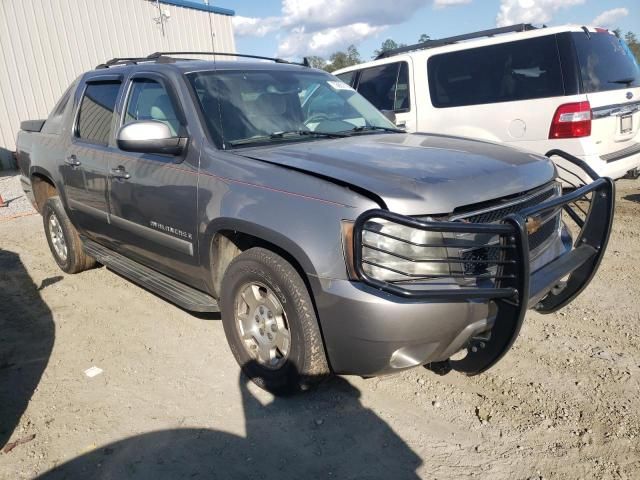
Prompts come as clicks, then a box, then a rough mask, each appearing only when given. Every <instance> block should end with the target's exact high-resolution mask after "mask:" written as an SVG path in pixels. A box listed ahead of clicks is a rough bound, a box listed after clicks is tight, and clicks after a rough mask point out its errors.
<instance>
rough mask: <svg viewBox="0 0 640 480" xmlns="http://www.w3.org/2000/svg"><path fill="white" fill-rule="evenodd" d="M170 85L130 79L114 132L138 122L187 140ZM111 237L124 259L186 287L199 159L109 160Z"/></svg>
mask: <svg viewBox="0 0 640 480" xmlns="http://www.w3.org/2000/svg"><path fill="white" fill-rule="evenodd" d="M175 91H176V90H175V89H174V88H173V86H172V84H171V82H170V81H169V79H167V78H166V77H165V76H164V75H161V74H157V73H144V74H142V73H140V74H134V75H133V76H132V77H130V79H129V81H128V83H127V86H126V94H125V95H124V96H123V97H124V98H123V104H122V106H121V115H120V122H119V125H118V126H119V127H120V126H122V125H126V124H127V123H130V122H134V121H139V120H157V121H161V122H163V123H166V124H167V125H168V126H169V128H170V129H171V130H172V132H173V133H174V134H176V135H180V136H185V137H187V136H188V134H187V125H186V120H185V116H184V113H183V110H182V108H181V105H180V102H179V99H178V97H177V95H176V93H175ZM109 170H110V176H111V179H110V192H109V194H110V195H109V198H110V203H111V224H112V232H113V233H112V235H113V237H114V238H115V239H116V241H117V245H118V248H119V249H120V250H122V251H123V253H125V254H126V255H127V256H129V257H132V258H134V259H136V260H138V261H139V262H141V263H144V264H147V265H149V266H150V267H152V268H155V269H156V270H159V271H162V272H164V273H166V274H168V275H171V276H173V277H174V278H178V279H180V280H183V281H185V282H186V283H191V282H190V280H193V278H194V274H193V272H192V271H190V268H193V267H195V264H196V262H195V259H196V258H197V257H196V254H197V252H196V249H197V243H196V238H197V235H196V231H197V225H196V215H197V203H196V196H197V186H198V175H197V174H198V154H197V150H196V149H195V148H189V146H188V147H187V149H186V150H185V152H184V153H183V154H181V155H180V156H173V155H162V154H152V153H134V152H125V151H123V150H119V149H116V150H115V151H114V152H113V153H111V154H110V155H109Z"/></svg>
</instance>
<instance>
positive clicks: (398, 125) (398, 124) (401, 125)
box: [396, 120, 407, 128]
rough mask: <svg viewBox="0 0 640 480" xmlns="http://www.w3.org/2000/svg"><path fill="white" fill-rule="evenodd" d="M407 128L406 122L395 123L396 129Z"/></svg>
mask: <svg viewBox="0 0 640 480" xmlns="http://www.w3.org/2000/svg"><path fill="white" fill-rule="evenodd" d="M406 126H407V122H406V120H401V121H398V122H396V127H400V128H405V127H406Z"/></svg>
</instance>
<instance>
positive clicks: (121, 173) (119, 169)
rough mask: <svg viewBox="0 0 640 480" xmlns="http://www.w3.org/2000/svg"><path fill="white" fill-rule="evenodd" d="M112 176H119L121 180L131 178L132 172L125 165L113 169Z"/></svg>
mask: <svg viewBox="0 0 640 480" xmlns="http://www.w3.org/2000/svg"><path fill="white" fill-rule="evenodd" d="M111 176H112V177H113V178H119V179H121V180H129V179H130V178H131V174H130V173H129V172H127V171H126V170H125V169H124V167H123V166H119V167H117V168H114V169H112V170H111Z"/></svg>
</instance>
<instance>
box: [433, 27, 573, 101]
mask: <svg viewBox="0 0 640 480" xmlns="http://www.w3.org/2000/svg"><path fill="white" fill-rule="evenodd" d="M427 73H428V76H429V92H430V94H431V103H432V104H433V106H434V107H438V108H447V107H462V106H466V105H481V104H491V103H499V102H513V101H517V100H528V99H533V98H544V97H556V96H562V95H564V86H563V81H562V72H561V68H560V60H559V57H558V49H557V46H556V40H555V37H554V36H553V35H547V36H544V37H538V38H532V39H528V40H519V41H516V42H508V43H500V44H497V45H490V46H487V47H478V48H470V49H468V50H461V51H457V52H451V53H443V54H439V55H434V56H433V57H431V58H429V60H428V62H427Z"/></svg>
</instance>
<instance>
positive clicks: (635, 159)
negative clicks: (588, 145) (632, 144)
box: [582, 152, 640, 180]
mask: <svg viewBox="0 0 640 480" xmlns="http://www.w3.org/2000/svg"><path fill="white" fill-rule="evenodd" d="M582 159H583V160H584V161H585V162H587V163H588V164H589V165H591V166H592V168H593V169H594V170H595V171H596V172H597V173H598V175H600V176H601V177H609V178H613V179H614V180H617V179H619V178H622V177H624V176H625V175H626V174H627V172H629V171H630V170H634V169H637V168H640V152H638V153H633V154H631V155H627V156H624V157H621V158H617V159H615V160H610V161H606V160H603V159H602V158H600V157H597V156H595V157H593V158H591V157H582Z"/></svg>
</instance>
